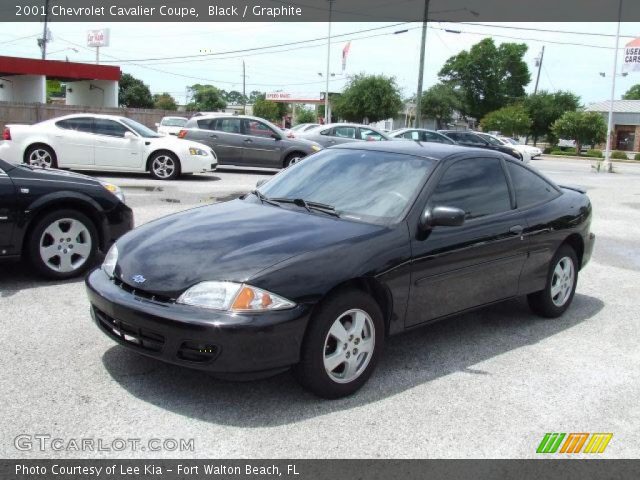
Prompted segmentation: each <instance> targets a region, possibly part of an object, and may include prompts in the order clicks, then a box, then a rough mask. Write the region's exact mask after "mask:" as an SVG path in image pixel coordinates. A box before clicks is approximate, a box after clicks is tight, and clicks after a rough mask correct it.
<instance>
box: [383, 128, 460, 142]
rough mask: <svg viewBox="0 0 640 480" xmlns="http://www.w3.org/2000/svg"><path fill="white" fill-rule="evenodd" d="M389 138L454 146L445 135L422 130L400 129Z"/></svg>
mask: <svg viewBox="0 0 640 480" xmlns="http://www.w3.org/2000/svg"><path fill="white" fill-rule="evenodd" d="M389 136H390V137H391V138H396V139H398V140H400V139H405V140H416V141H418V142H435V143H446V144H447V145H455V143H456V142H454V141H453V140H451V139H450V138H449V137H447V136H446V135H443V134H441V133H438V132H434V131H433V130H426V129H424V128H401V129H399V130H394V131H393V132H391V134H390V135H389Z"/></svg>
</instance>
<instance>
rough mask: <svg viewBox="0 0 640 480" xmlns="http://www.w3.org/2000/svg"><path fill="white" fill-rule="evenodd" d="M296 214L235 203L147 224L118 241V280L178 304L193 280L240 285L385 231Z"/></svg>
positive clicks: (244, 201)
mask: <svg viewBox="0 0 640 480" xmlns="http://www.w3.org/2000/svg"><path fill="white" fill-rule="evenodd" d="M296 208H297V207H292V208H290V207H277V206H271V205H262V204H259V203H253V202H251V201H248V200H234V201H231V202H226V203H219V204H216V205H211V206H207V207H200V208H195V209H192V210H188V211H186V212H182V213H178V214H175V215H170V216H168V217H165V218H162V219H160V220H156V221H154V222H151V223H148V224H146V225H143V226H142V227H140V228H137V229H136V230H134V231H133V232H131V233H129V234H127V235H126V236H125V237H123V238H122V239H121V240H119V241H118V243H117V245H118V252H119V259H118V264H117V267H116V276H118V277H119V278H120V279H121V280H122V281H123V282H125V283H127V284H129V285H131V286H133V287H135V288H137V289H140V290H144V291H146V292H149V293H151V294H154V295H163V296H168V297H172V298H176V297H177V296H179V295H180V294H181V293H182V292H183V291H184V290H186V289H187V288H189V287H191V286H193V285H195V284H197V283H199V282H203V281H208V280H221V281H224V280H226V281H235V282H244V281H247V280H249V279H250V278H251V277H252V276H254V275H255V274H256V273H258V272H260V271H261V270H263V269H265V268H267V267H270V266H272V265H274V264H276V263H279V262H282V261H283V260H286V259H287V258H290V257H293V256H296V255H299V254H301V253H304V252H308V251H311V250H317V249H321V248H323V247H325V246H327V245H332V244H334V243H337V242H340V241H342V240H345V239H348V238H353V237H357V236H361V235H370V234H372V233H374V232H376V231H382V230H384V227H381V226H377V225H369V224H363V223H356V222H351V221H346V220H340V219H337V218H335V217H331V216H326V215H324V214H315V213H307V212H306V211H305V210H303V209H300V210H297V209H296ZM136 275H141V276H142V277H144V279H145V280H144V282H142V283H136V282H134V281H133V277H134V276H136Z"/></svg>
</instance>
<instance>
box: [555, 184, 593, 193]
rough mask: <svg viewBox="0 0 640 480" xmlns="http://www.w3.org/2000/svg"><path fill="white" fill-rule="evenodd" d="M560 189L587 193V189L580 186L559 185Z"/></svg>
mask: <svg viewBox="0 0 640 480" xmlns="http://www.w3.org/2000/svg"><path fill="white" fill-rule="evenodd" d="M558 186H559V187H560V188H566V189H567V190H573V191H574V192H580V193H587V189H586V188H585V187H581V186H579V185H558Z"/></svg>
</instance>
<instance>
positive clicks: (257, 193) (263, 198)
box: [249, 189, 280, 207]
mask: <svg viewBox="0 0 640 480" xmlns="http://www.w3.org/2000/svg"><path fill="white" fill-rule="evenodd" d="M249 193H253V194H254V195H255V196H256V197H258V200H260V202H261V203H268V204H269V205H274V206H276V207H279V206H280V205H278V204H277V203H276V202H275V201H274V200H273V199H271V198H269V197H266V196H265V195H264V193H262V192H261V191H260V190H257V189H256V190H251V192H249Z"/></svg>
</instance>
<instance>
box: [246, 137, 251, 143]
mask: <svg viewBox="0 0 640 480" xmlns="http://www.w3.org/2000/svg"><path fill="white" fill-rule="evenodd" d="M251 142H253V140H251V139H250V138H245V139H244V143H251Z"/></svg>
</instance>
